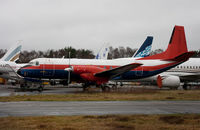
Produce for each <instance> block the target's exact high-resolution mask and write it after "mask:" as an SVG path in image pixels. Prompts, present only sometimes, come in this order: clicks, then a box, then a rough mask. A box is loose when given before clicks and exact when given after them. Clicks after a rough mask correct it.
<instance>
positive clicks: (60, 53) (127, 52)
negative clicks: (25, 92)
mask: <svg viewBox="0 0 200 130" xmlns="http://www.w3.org/2000/svg"><path fill="white" fill-rule="evenodd" d="M6 51H7V50H5V49H0V57H2V56H3V55H4V54H5V53H6ZM136 51H137V49H136V48H130V47H121V46H120V47H117V48H114V47H112V46H110V47H109V53H108V59H116V58H125V57H132V56H133V54H134V53H135V52H136ZM161 52H163V50H162V49H156V50H154V51H152V52H151V53H150V55H154V54H158V53H161ZM195 52H196V53H195V55H193V57H200V50H198V51H195ZM43 57H46V58H69V57H70V58H81V59H94V58H95V54H94V53H93V51H91V50H88V49H75V48H73V47H71V46H70V47H65V48H62V49H58V50H54V49H50V50H47V51H35V50H31V51H26V50H24V51H22V52H21V54H20V58H19V60H18V61H17V62H18V63H27V62H29V61H30V60H32V59H35V58H43Z"/></svg>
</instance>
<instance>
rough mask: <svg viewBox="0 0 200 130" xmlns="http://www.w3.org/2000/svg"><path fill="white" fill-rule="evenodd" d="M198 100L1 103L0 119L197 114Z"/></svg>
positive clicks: (199, 103)
mask: <svg viewBox="0 0 200 130" xmlns="http://www.w3.org/2000/svg"><path fill="white" fill-rule="evenodd" d="M199 108H200V101H51V102H49V101H22V102H0V117H7V116H50V115H57V116H64V115H107V114H174V113H183V114H186V113H200V109H199Z"/></svg>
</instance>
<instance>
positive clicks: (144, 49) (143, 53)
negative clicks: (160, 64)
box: [133, 36, 153, 58]
mask: <svg viewBox="0 0 200 130" xmlns="http://www.w3.org/2000/svg"><path fill="white" fill-rule="evenodd" d="M152 42H153V37H151V36H148V37H147V38H146V40H145V41H144V43H143V44H142V46H141V47H140V48H139V49H138V50H137V52H136V53H135V54H134V55H133V57H136V58H137V57H147V56H149V54H150V52H151V47H152Z"/></svg>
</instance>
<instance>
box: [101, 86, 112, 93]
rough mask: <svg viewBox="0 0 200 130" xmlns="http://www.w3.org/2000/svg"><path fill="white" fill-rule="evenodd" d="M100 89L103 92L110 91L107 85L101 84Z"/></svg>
mask: <svg viewBox="0 0 200 130" xmlns="http://www.w3.org/2000/svg"><path fill="white" fill-rule="evenodd" d="M101 89H102V91H103V92H110V87H109V86H106V85H102V87H101Z"/></svg>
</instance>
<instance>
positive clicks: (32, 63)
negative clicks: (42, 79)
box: [29, 61, 40, 66]
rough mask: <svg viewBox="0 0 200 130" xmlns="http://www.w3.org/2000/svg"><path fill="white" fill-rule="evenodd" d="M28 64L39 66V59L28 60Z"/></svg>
mask: <svg viewBox="0 0 200 130" xmlns="http://www.w3.org/2000/svg"><path fill="white" fill-rule="evenodd" d="M29 65H31V66H39V65H40V64H39V61H31V62H29Z"/></svg>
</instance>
